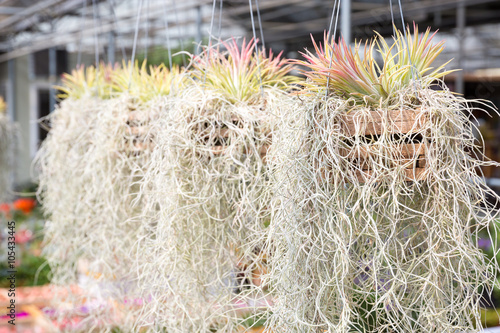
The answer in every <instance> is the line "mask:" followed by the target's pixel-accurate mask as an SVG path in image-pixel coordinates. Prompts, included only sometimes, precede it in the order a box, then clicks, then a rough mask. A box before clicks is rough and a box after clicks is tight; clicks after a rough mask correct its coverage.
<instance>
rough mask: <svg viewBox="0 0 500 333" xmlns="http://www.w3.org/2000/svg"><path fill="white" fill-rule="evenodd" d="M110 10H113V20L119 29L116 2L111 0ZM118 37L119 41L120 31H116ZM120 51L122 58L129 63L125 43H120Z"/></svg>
mask: <svg viewBox="0 0 500 333" xmlns="http://www.w3.org/2000/svg"><path fill="white" fill-rule="evenodd" d="M109 8H110V9H111V14H112V15H113V20H114V23H115V26H116V27H118V17H117V16H116V12H115V3H114V0H109ZM116 36H117V37H118V38H117V40H119V39H120V38H119V37H120V34H119V33H118V29H117V30H116ZM120 49H121V51H122V57H123V59H124V60H125V62H126V61H127V53H126V52H125V47H124V46H123V43H120Z"/></svg>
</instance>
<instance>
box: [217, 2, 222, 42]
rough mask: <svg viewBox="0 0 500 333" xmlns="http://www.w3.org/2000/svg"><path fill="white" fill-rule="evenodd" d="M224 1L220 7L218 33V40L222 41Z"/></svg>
mask: <svg viewBox="0 0 500 333" xmlns="http://www.w3.org/2000/svg"><path fill="white" fill-rule="evenodd" d="M222 1H223V0H220V7H219V32H218V39H219V40H220V38H221V34H222Z"/></svg>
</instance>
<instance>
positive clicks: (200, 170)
mask: <svg viewBox="0 0 500 333" xmlns="http://www.w3.org/2000/svg"><path fill="white" fill-rule="evenodd" d="M255 44H256V41H255V40H251V41H250V42H248V43H247V42H246V41H245V40H243V42H242V43H241V45H238V43H237V42H236V41H235V40H230V41H228V42H222V43H221V44H220V45H218V46H216V47H207V48H205V49H204V51H203V52H202V53H201V54H200V55H199V56H192V58H191V59H192V61H191V68H192V70H191V73H192V76H193V78H192V81H191V82H190V83H189V84H186V86H185V89H184V90H183V91H182V93H181V94H179V95H178V98H177V99H176V100H173V101H172V102H173V104H172V105H171V106H170V107H169V110H170V112H169V113H168V114H167V113H165V114H162V115H161V117H160V119H159V120H158V122H157V123H156V126H157V127H158V128H159V129H158V130H155V133H157V140H156V142H155V144H156V147H157V149H155V151H154V152H153V154H152V157H151V164H150V165H149V166H148V168H147V169H146V171H145V174H146V176H145V178H144V179H146V180H147V184H145V185H143V186H144V187H145V188H150V189H151V196H148V197H150V198H151V199H150V203H151V214H152V215H153V216H154V218H155V219H156V221H157V227H156V231H155V236H154V239H151V240H150V242H149V245H147V246H146V248H147V249H148V250H147V251H146V252H148V253H149V256H148V258H149V259H148V260H144V266H143V269H142V271H143V272H145V273H144V274H143V275H142V277H143V278H144V279H143V281H142V285H143V286H144V290H145V291H146V292H147V293H151V296H152V300H153V301H152V302H149V303H148V305H147V310H146V311H145V314H151V313H154V314H155V316H154V323H155V325H157V326H158V327H163V328H165V329H166V330H167V331H170V330H171V331H178V332H188V331H189V332H208V331H210V330H221V331H222V330H224V331H228V332H229V331H232V330H234V329H236V328H237V327H238V325H239V324H238V323H239V322H241V320H242V319H241V318H240V317H241V313H242V312H250V313H253V312H259V311H260V312H262V309H260V308H259V307H260V306H255V305H252V300H258V299H261V298H263V297H264V295H263V294H262V293H259V289H260V287H257V286H254V285H252V284H251V283H250V281H251V280H252V272H253V271H255V270H256V269H257V267H258V266H259V265H260V264H259V262H260V258H262V255H260V254H259V253H258V251H256V248H259V247H261V246H262V244H263V237H264V236H265V228H266V225H267V224H268V220H269V207H268V201H269V193H268V190H267V189H268V185H269V183H268V179H266V177H265V176H264V174H265V172H266V170H267V164H266V159H265V152H266V149H267V147H268V146H269V145H270V143H271V138H272V135H273V130H274V122H275V119H277V118H276V116H277V115H279V114H280V113H281V112H282V110H283V108H284V105H286V104H287V103H289V102H288V98H289V97H287V96H286V93H285V92H286V90H287V89H289V88H290V84H291V83H292V82H294V80H295V79H294V78H292V77H290V76H288V72H289V71H290V69H291V66H290V64H289V63H288V61H287V60H285V59H283V58H282V57H281V55H278V56H274V55H273V54H272V52H269V53H268V54H266V53H264V51H259V52H258V54H257V55H256V54H255ZM243 260H244V261H245V264H244V265H240V263H241V262H242V261H243ZM238 267H239V269H238ZM146 272H147V273H146ZM257 303H258V302H257ZM257 303H255V304H257Z"/></svg>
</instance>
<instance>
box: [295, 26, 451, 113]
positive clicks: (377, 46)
mask: <svg viewBox="0 0 500 333" xmlns="http://www.w3.org/2000/svg"><path fill="white" fill-rule="evenodd" d="M435 34H436V32H435V33H433V34H432V35H430V28H428V29H427V30H426V32H425V33H424V34H421V35H419V33H418V27H417V26H416V25H415V26H414V32H413V35H412V34H411V31H410V28H408V30H407V34H406V36H408V37H407V38H405V35H404V34H403V33H402V32H401V31H399V30H397V31H396V36H394V37H393V39H394V43H393V44H392V46H389V45H388V44H387V42H386V41H385V39H384V38H383V37H382V36H380V35H377V36H378V38H377V37H376V38H375V39H373V40H371V41H367V42H366V43H365V44H364V47H363V52H362V53H361V52H360V49H361V46H362V44H361V43H360V42H358V43H355V46H354V49H353V48H352V47H351V46H349V45H347V44H346V42H345V40H344V39H343V38H340V41H339V42H338V43H337V42H335V41H334V40H333V37H332V39H331V40H329V38H328V36H327V34H326V33H325V37H324V43H323V45H321V44H320V45H319V46H318V45H317V43H316V42H315V41H314V39H313V45H314V49H315V52H316V54H313V53H312V52H310V51H308V50H306V52H305V53H301V54H302V55H303V56H304V58H305V59H306V60H305V61H297V63H298V64H300V65H302V66H304V67H305V68H306V69H305V70H303V74H304V75H305V76H306V77H307V78H308V79H309V80H308V82H307V83H306V87H307V88H308V89H307V90H305V92H308V91H309V92H310V91H311V90H312V91H318V90H324V89H327V88H328V93H329V94H336V95H337V96H340V97H344V98H349V97H353V99H354V101H355V102H356V103H358V104H366V105H373V106H377V105H379V104H381V103H382V104H383V105H389V104H391V103H393V102H394V97H395V94H397V92H398V91H400V90H401V89H405V88H407V87H409V86H410V85H411V84H412V82H417V81H418V83H419V84H420V85H422V88H428V87H430V86H431V85H432V84H435V83H437V82H438V80H439V79H441V78H442V77H444V76H445V75H447V74H449V73H450V72H452V71H444V67H445V66H446V65H447V64H448V63H449V62H447V63H445V64H442V65H440V66H438V67H437V68H433V67H432V63H433V62H434V61H435V60H436V58H437V57H438V56H439V54H440V53H441V52H442V51H443V49H444V41H442V42H440V43H438V44H436V45H433V44H432V38H433V37H434V35H435ZM376 54H379V55H380V56H381V58H382V59H383V65H382V66H379V65H378V63H377V61H376V59H375V57H376Z"/></svg>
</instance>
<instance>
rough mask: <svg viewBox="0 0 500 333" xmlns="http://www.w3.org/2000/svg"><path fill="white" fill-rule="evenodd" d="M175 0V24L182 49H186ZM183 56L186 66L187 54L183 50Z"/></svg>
mask: <svg viewBox="0 0 500 333" xmlns="http://www.w3.org/2000/svg"><path fill="white" fill-rule="evenodd" d="M175 1H176V0H174V1H173V3H172V7H173V9H174V15H175V25H176V26H177V33H178V34H179V43H180V45H181V51H184V42H183V41H182V34H181V26H180V25H179V15H178V14H177V6H176V5H175ZM181 58H182V64H183V65H184V67H186V56H185V54H184V52H182V54H181Z"/></svg>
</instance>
